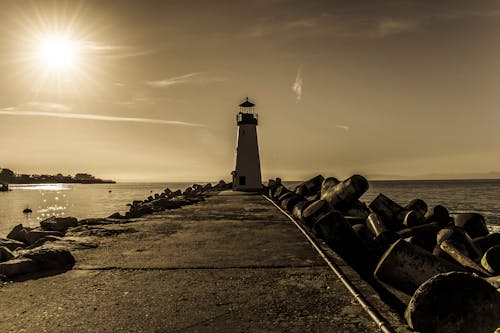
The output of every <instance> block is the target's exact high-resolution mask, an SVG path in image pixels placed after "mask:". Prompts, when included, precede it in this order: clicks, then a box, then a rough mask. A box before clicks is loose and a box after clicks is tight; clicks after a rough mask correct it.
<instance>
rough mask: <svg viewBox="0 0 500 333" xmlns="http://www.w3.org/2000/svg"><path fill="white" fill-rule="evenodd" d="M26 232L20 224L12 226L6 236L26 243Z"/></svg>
mask: <svg viewBox="0 0 500 333" xmlns="http://www.w3.org/2000/svg"><path fill="white" fill-rule="evenodd" d="M26 231H27V230H26V228H25V227H24V226H23V225H22V224H18V225H16V226H14V228H12V230H11V231H10V232H9V233H8V234H7V238H10V239H14V240H17V241H19V242H23V243H27V241H26Z"/></svg>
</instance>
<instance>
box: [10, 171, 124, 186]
mask: <svg viewBox="0 0 500 333" xmlns="http://www.w3.org/2000/svg"><path fill="white" fill-rule="evenodd" d="M0 183H7V184H30V183H82V184H95V183H115V182H114V181H112V180H103V179H100V178H96V177H94V176H92V175H91V174H88V173H77V174H75V175H74V176H71V175H66V176H65V175H63V174H60V173H58V174H57V175H45V174H41V175H38V174H32V175H28V174H16V173H15V172H14V171H12V170H10V169H7V168H0Z"/></svg>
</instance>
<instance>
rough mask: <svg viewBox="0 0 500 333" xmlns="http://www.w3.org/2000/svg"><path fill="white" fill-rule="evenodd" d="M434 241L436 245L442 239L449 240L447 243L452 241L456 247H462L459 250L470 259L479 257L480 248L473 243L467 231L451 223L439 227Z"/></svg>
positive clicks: (480, 253)
mask: <svg viewBox="0 0 500 333" xmlns="http://www.w3.org/2000/svg"><path fill="white" fill-rule="evenodd" d="M436 241H437V244H438V245H439V244H441V243H442V242H443V241H449V242H448V243H449V244H451V243H453V244H455V246H457V248H462V247H463V248H464V251H461V252H462V253H463V254H464V255H466V256H468V257H470V258H471V259H479V258H481V255H482V252H481V250H479V249H478V248H477V247H476V246H475V245H474V243H473V242H472V239H471V238H470V237H469V235H467V233H465V231H464V230H463V229H461V228H459V227H455V226H453V225H452V226H449V227H446V228H443V229H441V230H440V231H439V232H438V234H437V236H436Z"/></svg>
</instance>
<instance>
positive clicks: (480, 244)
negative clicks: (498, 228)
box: [472, 232, 500, 253]
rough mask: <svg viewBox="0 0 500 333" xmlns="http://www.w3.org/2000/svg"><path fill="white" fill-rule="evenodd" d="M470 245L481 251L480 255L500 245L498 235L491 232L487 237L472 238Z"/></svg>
mask: <svg viewBox="0 0 500 333" xmlns="http://www.w3.org/2000/svg"><path fill="white" fill-rule="evenodd" d="M472 243H473V244H474V245H475V246H476V248H478V249H479V250H480V251H481V253H484V252H486V251H488V249H489V248H490V247H492V246H495V245H500V233H498V232H492V233H491V234H489V235H487V236H481V237H477V238H474V239H473V240H472Z"/></svg>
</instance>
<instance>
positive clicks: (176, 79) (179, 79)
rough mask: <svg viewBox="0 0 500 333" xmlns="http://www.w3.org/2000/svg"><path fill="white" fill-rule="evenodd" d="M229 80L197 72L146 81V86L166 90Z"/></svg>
mask: <svg viewBox="0 0 500 333" xmlns="http://www.w3.org/2000/svg"><path fill="white" fill-rule="evenodd" d="M227 80H228V78H226V77H216V76H208V75H207V73H204V72H195V73H188V74H184V75H180V76H173V77H169V78H165V79H162V80H156V81H146V84H147V85H148V86H151V87H154V88H165V87H170V86H174V85H179V84H186V83H210V82H224V81H227Z"/></svg>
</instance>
